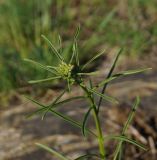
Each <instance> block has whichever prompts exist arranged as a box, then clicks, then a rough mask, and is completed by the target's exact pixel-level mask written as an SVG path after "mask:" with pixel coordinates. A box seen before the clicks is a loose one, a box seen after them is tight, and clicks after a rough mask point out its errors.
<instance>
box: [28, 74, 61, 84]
mask: <svg viewBox="0 0 157 160" xmlns="http://www.w3.org/2000/svg"><path fill="white" fill-rule="evenodd" d="M60 78H61V76H58V77H50V78H46V79H39V80H31V81H28V83H30V84H33V83H41V82H47V81H52V80H55V79H60Z"/></svg>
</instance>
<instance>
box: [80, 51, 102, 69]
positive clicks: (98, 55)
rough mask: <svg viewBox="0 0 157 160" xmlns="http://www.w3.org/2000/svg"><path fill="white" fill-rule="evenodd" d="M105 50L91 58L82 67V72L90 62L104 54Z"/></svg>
mask: <svg viewBox="0 0 157 160" xmlns="http://www.w3.org/2000/svg"><path fill="white" fill-rule="evenodd" d="M104 52H105V50H103V51H102V52H101V53H98V54H97V55H95V56H94V57H93V58H91V59H90V60H89V61H88V62H87V63H86V64H85V65H83V67H82V70H84V69H85V68H86V67H87V66H88V65H89V64H90V63H91V62H93V61H94V60H95V59H97V58H98V57H100V56H101V55H102V54H104Z"/></svg>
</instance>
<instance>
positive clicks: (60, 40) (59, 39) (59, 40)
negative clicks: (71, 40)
mask: <svg viewBox="0 0 157 160" xmlns="http://www.w3.org/2000/svg"><path fill="white" fill-rule="evenodd" d="M58 43H59V53H60V55H61V54H62V52H63V48H62V47H63V46H62V38H61V36H60V35H59V36H58Z"/></svg>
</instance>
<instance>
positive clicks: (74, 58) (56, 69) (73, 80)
mask: <svg viewBox="0 0 157 160" xmlns="http://www.w3.org/2000/svg"><path fill="white" fill-rule="evenodd" d="M79 30H80V27H78V29H77V31H76V34H75V36H74V39H73V47H72V51H71V52H72V55H71V58H70V60H66V59H65V58H64V57H63V56H62V53H61V52H59V51H58V50H57V48H55V47H54V45H53V44H52V43H51V42H50V40H49V39H47V38H46V37H45V36H43V38H44V39H45V40H46V41H47V42H48V44H49V45H50V46H51V48H52V51H53V53H54V55H55V56H56V57H57V59H58V65H57V66H53V65H51V66H47V65H43V64H40V63H38V62H35V61H32V60H29V59H26V61H27V62H28V63H31V64H33V65H35V66H37V67H39V68H41V69H43V70H47V71H49V72H50V74H51V78H48V79H43V80H33V81H30V82H31V83H39V82H43V81H44V82H45V81H51V80H53V79H56V78H58V79H62V80H64V81H65V82H66V86H65V89H64V91H63V92H62V93H61V94H60V95H59V96H58V97H57V98H55V99H54V100H53V102H52V103H51V104H49V105H44V104H41V103H40V102H37V101H35V100H33V99H31V98H28V99H29V100H30V101H32V102H33V103H34V104H36V105H37V106H38V107H39V108H38V109H37V110H36V111H35V112H33V113H31V114H30V115H29V116H28V117H32V116H33V115H36V114H39V113H40V115H42V120H43V119H44V118H45V117H46V115H47V113H48V112H50V113H52V114H53V115H55V116H57V117H59V118H61V119H62V120H63V121H65V122H68V123H70V124H72V125H73V126H74V127H79V128H80V129H81V131H82V135H83V136H84V137H86V138H87V137H88V134H91V135H93V139H96V140H97V144H98V152H97V153H90V154H87V155H81V156H80V157H77V158H76V159H77V160H79V159H86V158H89V157H91V158H92V157H97V159H100V160H106V159H107V153H106V152H107V151H106V147H105V143H106V140H108V139H111V140H117V141H118V144H117V147H116V149H115V152H114V156H113V159H114V160H121V159H122V158H123V143H124V142H125V143H126V142H127V143H131V144H133V145H135V146H136V147H139V148H140V149H143V150H147V148H146V147H145V146H144V145H142V144H140V143H139V142H137V141H135V140H132V139H129V138H128V137H127V134H126V132H127V130H128V128H129V126H130V124H131V123H132V121H133V118H134V116H135V112H136V110H137V107H138V106H139V103H140V98H139V97H136V100H135V102H134V104H133V107H132V109H131V111H130V114H129V116H128V119H127V120H126V122H125V124H124V128H123V130H122V133H121V135H107V136H106V135H104V133H103V131H102V124H101V123H100V116H99V112H100V107H101V103H102V100H105V101H107V102H109V103H113V104H115V103H118V101H117V99H116V98H114V97H111V96H108V95H107V94H106V93H105V90H106V88H107V85H108V84H109V83H110V82H111V81H113V80H114V79H117V78H119V77H121V76H128V75H132V74H138V73H141V72H144V71H146V70H149V69H150V68H145V69H137V70H129V71H122V72H120V73H114V74H113V71H114V69H115V67H116V64H117V61H118V59H119V56H120V55H121V53H122V49H120V50H119V52H118V54H117V56H116V58H115V60H114V63H113V65H112V67H111V69H110V71H109V73H108V76H107V77H106V78H105V79H104V80H102V81H101V82H99V83H98V84H96V85H93V82H92V81H91V80H90V77H89V76H93V72H92V73H87V72H86V71H85V68H86V67H87V66H88V65H89V64H90V63H92V62H93V61H95V60H96V59H97V58H98V57H99V56H101V55H102V53H101V54H100V53H98V54H97V55H96V56H94V57H92V58H91V59H90V60H89V61H87V62H86V63H85V64H80V59H79V49H78V43H77V41H78V36H79ZM52 56H53V55H52ZM94 76H95V75H94ZM87 80H88V81H89V83H87ZM74 85H75V86H76V85H77V86H78V87H79V88H80V89H82V90H83V92H84V95H82V96H79V97H77V96H76V97H71V98H69V99H65V100H61V99H62V97H63V95H64V94H65V93H66V92H71V89H72V87H73V86H74ZM100 88H102V91H101V92H100V91H99V89H100ZM95 96H98V97H99V98H100V99H99V102H98V103H97V102H96V100H95ZM80 98H83V99H84V100H86V101H88V103H89V106H88V110H87V112H86V113H84V118H83V121H82V122H77V121H75V120H73V119H72V118H70V117H69V116H67V115H65V114H62V113H60V112H59V111H58V110H57V108H58V107H60V105H61V104H64V103H66V102H69V101H74V100H75V99H80ZM90 116H91V117H92V118H93V120H94V122H95V128H96V132H94V131H92V130H91V129H90V128H87V125H86V124H87V123H88V118H89V117H90ZM37 146H39V147H40V148H42V149H44V150H46V151H48V152H49V153H51V154H53V155H54V156H55V157H56V158H57V157H58V158H59V159H62V160H70V159H71V158H68V157H65V156H64V155H63V154H62V153H60V152H58V151H56V150H53V149H52V148H50V147H48V146H46V145H43V144H40V143H37Z"/></svg>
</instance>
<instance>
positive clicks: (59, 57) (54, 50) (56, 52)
mask: <svg viewBox="0 0 157 160" xmlns="http://www.w3.org/2000/svg"><path fill="white" fill-rule="evenodd" d="M41 36H42V38H43V39H44V40H45V41H46V42H47V43H48V44H49V45H50V47H51V49H52V51H53V52H54V54H55V55H56V57H57V58H58V59H59V60H60V61H64V58H63V57H62V56H61V55H60V53H59V52H58V51H57V49H56V48H55V47H54V45H53V44H52V43H51V41H50V40H49V39H48V38H46V37H45V36H44V35H41Z"/></svg>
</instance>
